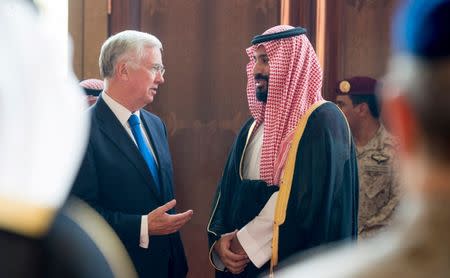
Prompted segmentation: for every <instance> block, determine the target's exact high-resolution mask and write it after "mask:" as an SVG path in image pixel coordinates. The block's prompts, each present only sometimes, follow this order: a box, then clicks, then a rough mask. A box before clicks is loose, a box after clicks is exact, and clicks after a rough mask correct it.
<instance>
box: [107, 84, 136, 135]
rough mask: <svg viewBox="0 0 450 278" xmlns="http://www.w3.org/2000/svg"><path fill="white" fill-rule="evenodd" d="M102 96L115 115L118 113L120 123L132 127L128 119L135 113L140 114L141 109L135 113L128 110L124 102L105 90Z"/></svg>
mask: <svg viewBox="0 0 450 278" xmlns="http://www.w3.org/2000/svg"><path fill="white" fill-rule="evenodd" d="M102 98H103V100H104V101H105V103H106V105H108V107H109V108H110V109H111V111H112V112H113V113H114V115H116V117H117V119H118V120H119V121H120V123H121V124H122V125H123V126H125V127H130V125H129V124H128V119H129V118H130V116H131V114H135V115H136V116H138V117H139V116H140V113H139V110H137V111H136V112H134V113H131V112H130V110H128V109H127V108H125V107H124V106H123V105H122V104H120V103H118V102H117V101H115V100H114V99H113V98H112V97H110V96H109V95H108V93H107V92H105V91H103V92H102Z"/></svg>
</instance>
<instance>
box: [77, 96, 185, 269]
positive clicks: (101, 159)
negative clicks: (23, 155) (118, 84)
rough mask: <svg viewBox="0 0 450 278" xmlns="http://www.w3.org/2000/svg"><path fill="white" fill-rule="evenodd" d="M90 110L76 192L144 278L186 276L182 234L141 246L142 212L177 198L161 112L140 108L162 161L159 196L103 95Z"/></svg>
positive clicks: (131, 143)
mask: <svg viewBox="0 0 450 278" xmlns="http://www.w3.org/2000/svg"><path fill="white" fill-rule="evenodd" d="M89 111H90V112H91V132H90V138H89V144H88V148H87V151H86V155H85V157H84V160H83V163H82V166H81V168H80V171H79V173H78V176H77V178H76V181H75V184H74V187H73V190H72V193H73V194H75V195H76V196H78V197H80V198H81V199H83V200H85V201H86V202H87V203H88V204H90V205H91V206H92V207H94V208H95V209H96V210H97V211H98V212H99V213H100V214H101V215H102V216H103V217H104V218H105V219H106V220H107V221H108V223H109V224H110V225H111V226H112V228H113V229H114V231H115V232H116V233H117V234H118V236H119V238H120V239H121V240H122V242H123V244H124V245H125V247H126V249H127V251H128V253H129V255H130V257H131V259H132V260H133V263H134V265H135V267H136V270H137V271H138V273H139V275H140V276H141V277H185V276H186V273H187V263H186V257H185V254H184V249H183V245H182V243H181V239H180V235H179V233H174V234H171V235H165V236H151V237H150V244H149V248H148V249H144V248H141V247H139V239H140V225H141V217H142V215H146V214H148V213H149V212H150V211H152V210H154V209H155V208H157V207H159V206H161V205H163V204H164V203H166V202H167V201H169V200H171V199H173V198H174V194H173V169H172V160H171V158H170V152H169V145H168V142H167V132H166V129H165V125H164V124H163V122H162V121H161V119H160V118H158V117H157V116H155V115H153V114H151V113H149V112H147V111H145V110H141V111H140V118H141V122H142V123H143V125H144V127H145V130H146V132H147V135H148V137H149V139H150V141H151V144H152V147H153V150H154V152H155V156H156V159H157V161H158V165H159V175H160V181H161V194H158V192H157V190H156V188H155V182H154V180H153V177H152V175H151V172H150V170H149V169H148V167H147V164H146V163H145V161H144V159H143V157H142V155H141V154H140V152H139V149H138V148H137V146H136V145H135V143H134V142H133V140H132V139H131V138H130V136H129V135H128V133H127V131H126V130H125V129H124V128H123V126H122V125H121V123H120V122H119V120H118V119H117V117H116V116H115V115H114V113H113V112H112V111H111V109H110V108H109V107H108V106H107V105H106V103H105V101H104V100H103V99H102V98H101V97H100V98H99V99H98V101H97V103H96V104H95V105H94V106H92V107H91V108H90V109H89ZM169 213H175V211H173V210H172V211H170V212H169Z"/></svg>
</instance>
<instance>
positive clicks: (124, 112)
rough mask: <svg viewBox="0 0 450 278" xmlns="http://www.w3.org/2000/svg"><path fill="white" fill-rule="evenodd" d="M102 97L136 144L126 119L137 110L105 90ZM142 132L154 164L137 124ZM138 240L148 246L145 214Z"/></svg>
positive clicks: (151, 149) (147, 142)
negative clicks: (126, 105) (123, 103)
mask: <svg viewBox="0 0 450 278" xmlns="http://www.w3.org/2000/svg"><path fill="white" fill-rule="evenodd" d="M102 98H103V100H104V101H105V103H106V105H108V107H109V108H110V109H111V111H112V112H113V113H114V115H115V116H116V118H117V119H118V120H119V122H120V123H121V124H122V126H123V128H125V130H126V131H127V133H128V135H129V136H130V137H131V139H132V140H133V142H134V144H136V146H137V143H136V140H135V139H134V136H133V132H132V131H131V127H130V124H129V123H128V119H129V118H130V117H131V114H135V115H136V116H138V117H139V114H140V113H139V110H138V111H136V112H134V113H131V112H130V111H129V110H128V109H127V108H125V107H124V106H123V105H121V104H120V103H118V102H117V101H115V100H114V99H113V98H112V97H110V96H109V95H108V93H106V92H102ZM139 126H140V128H141V131H142V134H144V140H145V143H146V144H147V147H148V148H149V150H150V152H151V154H152V155H153V158H154V159H155V162H156V165H158V161H157V160H156V156H155V153H154V151H153V147H152V145H151V144H150V140H149V139H148V135H147V132H146V131H145V128H144V127H143V126H142V123H140V124H139ZM140 235H141V236H140V240H139V246H140V247H142V248H148V245H149V241H150V239H149V236H148V219H147V215H142V218H141V233H140Z"/></svg>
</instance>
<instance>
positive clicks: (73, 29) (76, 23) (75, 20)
mask: <svg viewBox="0 0 450 278" xmlns="http://www.w3.org/2000/svg"><path fill="white" fill-rule="evenodd" d="M83 14H84V10H83V1H77V0H75V1H74V0H70V1H69V34H70V35H71V37H72V43H73V45H72V46H73V70H74V72H75V74H76V76H77V77H78V78H80V77H82V76H83V26H84V24H83V23H84V21H83Z"/></svg>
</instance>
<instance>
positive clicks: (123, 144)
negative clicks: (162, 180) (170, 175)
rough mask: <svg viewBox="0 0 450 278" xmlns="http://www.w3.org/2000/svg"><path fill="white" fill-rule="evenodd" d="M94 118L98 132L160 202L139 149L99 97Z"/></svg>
mask: <svg viewBox="0 0 450 278" xmlns="http://www.w3.org/2000/svg"><path fill="white" fill-rule="evenodd" d="M95 116H96V117H97V122H98V124H99V128H100V130H101V131H102V132H103V133H104V134H105V135H106V136H107V137H108V138H109V139H110V140H111V141H112V142H113V143H114V144H115V145H116V147H117V148H118V149H119V150H120V151H122V153H123V154H124V155H125V156H126V157H127V158H128V160H129V161H130V163H131V164H132V165H133V166H134V167H135V168H136V169H137V170H138V172H139V173H140V174H141V176H142V177H143V178H144V180H145V183H146V186H147V187H148V188H149V189H150V191H151V192H152V193H153V194H154V195H155V196H156V197H157V199H158V200H160V198H161V196H160V194H158V192H157V190H156V188H155V186H156V185H155V181H154V180H153V177H152V175H151V172H150V170H149V169H148V166H147V163H146V162H145V160H144V158H143V157H142V155H141V153H140V152H139V149H138V148H137V146H136V144H135V143H134V142H133V140H132V139H131V138H130V135H128V133H127V131H126V130H125V128H124V127H123V126H122V124H121V123H120V121H119V120H118V119H117V117H116V116H115V115H114V113H113V112H112V111H111V109H110V108H109V107H108V105H107V104H106V103H105V101H104V100H103V99H102V98H101V97H100V98H99V99H98V101H97V103H96V105H95ZM155 149H156V147H155ZM155 152H156V151H155Z"/></svg>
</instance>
